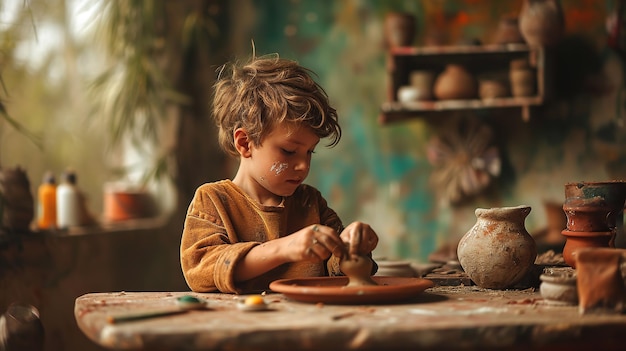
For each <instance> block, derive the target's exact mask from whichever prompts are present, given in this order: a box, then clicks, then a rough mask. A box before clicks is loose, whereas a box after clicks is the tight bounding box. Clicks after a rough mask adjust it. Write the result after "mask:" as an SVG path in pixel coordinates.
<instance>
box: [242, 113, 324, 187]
mask: <svg viewBox="0 0 626 351" xmlns="http://www.w3.org/2000/svg"><path fill="white" fill-rule="evenodd" d="M319 141H320V138H319V137H318V136H317V135H315V133H314V132H313V130H312V129H311V128H309V127H300V126H298V125H294V124H284V123H283V124H281V125H278V126H277V127H276V128H274V130H273V131H272V132H271V133H270V134H268V135H267V136H266V137H265V139H264V140H263V142H262V145H260V146H259V147H255V146H252V168H253V170H252V172H253V173H254V175H253V176H254V178H255V179H256V180H257V182H258V183H259V184H260V185H261V186H263V187H264V188H265V189H266V190H268V191H269V192H271V193H273V194H276V195H279V196H289V195H291V194H293V192H294V191H295V190H296V188H297V187H298V185H300V184H301V183H302V182H303V181H304V179H306V177H307V176H308V175H309V167H310V165H311V156H312V154H313V151H314V150H315V147H316V146H317V144H318V143H319Z"/></svg>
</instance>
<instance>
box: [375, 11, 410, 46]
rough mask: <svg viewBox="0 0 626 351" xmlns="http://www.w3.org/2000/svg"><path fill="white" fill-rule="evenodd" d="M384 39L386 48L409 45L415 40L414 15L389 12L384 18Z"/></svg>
mask: <svg viewBox="0 0 626 351" xmlns="http://www.w3.org/2000/svg"><path fill="white" fill-rule="evenodd" d="M383 26H384V28H383V30H384V40H385V47H386V48H387V49H391V48H396V47H403V46H411V45H413V41H414V40H415V36H416V30H417V24H416V19H415V16H414V15H412V14H410V13H405V12H389V13H387V14H386V15H385V19H384V24H383Z"/></svg>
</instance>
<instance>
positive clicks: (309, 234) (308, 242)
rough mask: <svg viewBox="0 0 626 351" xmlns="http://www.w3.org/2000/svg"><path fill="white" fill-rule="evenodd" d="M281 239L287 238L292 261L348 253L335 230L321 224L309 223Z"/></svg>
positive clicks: (317, 260) (310, 259)
mask: <svg viewBox="0 0 626 351" xmlns="http://www.w3.org/2000/svg"><path fill="white" fill-rule="evenodd" d="M283 239H285V240H287V251H288V252H289V256H290V261H293V262H296V261H313V262H321V261H324V260H326V259H328V258H329V257H330V256H331V255H335V256H337V257H343V256H344V255H347V254H348V252H347V249H346V247H345V244H344V243H343V241H341V239H340V238H339V235H337V232H336V231H335V230H334V229H333V228H331V227H327V226H324V225H321V224H314V225H310V226H308V227H305V228H303V229H300V230H299V231H297V232H295V233H293V234H291V235H289V236H286V237H284V238H283Z"/></svg>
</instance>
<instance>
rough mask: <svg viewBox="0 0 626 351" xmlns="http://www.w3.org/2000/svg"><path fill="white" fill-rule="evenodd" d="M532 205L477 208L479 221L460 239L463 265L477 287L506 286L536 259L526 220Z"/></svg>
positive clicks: (496, 287) (514, 281)
mask: <svg viewBox="0 0 626 351" xmlns="http://www.w3.org/2000/svg"><path fill="white" fill-rule="evenodd" d="M530 210H531V208H530V207H529V206H516V207H499V208H490V209H484V208H477V209H476V211H475V214H476V217H477V221H476V224H474V226H473V227H472V228H471V229H470V230H469V231H468V232H467V233H466V234H465V235H464V236H463V237H462V238H461V240H460V241H459V246H458V248H457V255H458V257H459V262H460V263H461V267H463V270H464V271H465V273H467V275H468V276H469V278H470V279H471V280H472V281H473V282H474V283H475V284H476V285H478V286H480V287H483V288H490V289H505V288H508V287H510V286H512V285H514V284H515V283H517V282H519V281H520V280H521V279H522V278H523V277H524V275H525V274H526V273H527V272H528V271H529V269H530V268H531V266H532V265H533V264H534V262H535V259H536V258H537V247H536V244H535V240H534V239H533V238H532V237H531V236H530V234H529V233H528V231H526V227H525V224H524V221H525V219H526V217H527V216H528V214H529V213H530Z"/></svg>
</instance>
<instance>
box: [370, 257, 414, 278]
mask: <svg viewBox="0 0 626 351" xmlns="http://www.w3.org/2000/svg"><path fill="white" fill-rule="evenodd" d="M376 263H377V264H378V271H377V272H376V275H377V276H386V277H415V270H413V267H411V263H410V262H409V261H385V260H382V261H376Z"/></svg>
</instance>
